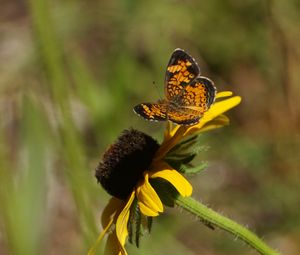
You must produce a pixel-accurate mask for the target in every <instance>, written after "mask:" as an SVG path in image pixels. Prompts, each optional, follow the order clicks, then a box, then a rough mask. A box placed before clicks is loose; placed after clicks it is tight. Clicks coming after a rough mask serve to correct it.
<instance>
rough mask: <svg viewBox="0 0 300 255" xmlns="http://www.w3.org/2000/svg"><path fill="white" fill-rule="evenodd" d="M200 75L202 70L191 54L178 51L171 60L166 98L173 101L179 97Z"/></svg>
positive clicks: (167, 73) (167, 77)
mask: <svg viewBox="0 0 300 255" xmlns="http://www.w3.org/2000/svg"><path fill="white" fill-rule="evenodd" d="M198 75H200V68H199V66H198V64H197V62H196V61H195V59H193V58H192V57H191V56H190V55H189V54H187V53H186V52H185V51H183V50H181V49H176V50H175V51H174V52H173V53H172V55H171V58H170V61H169V63H168V66H167V71H166V77H165V96H166V98H167V100H172V99H174V98H176V96H178V95H179V94H180V93H181V92H182V90H183V88H184V86H186V85H187V84H189V83H191V82H192V81H193V80H194V79H195V78H196V77H197V76H198Z"/></svg>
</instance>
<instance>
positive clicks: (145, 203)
mask: <svg viewBox="0 0 300 255" xmlns="http://www.w3.org/2000/svg"><path fill="white" fill-rule="evenodd" d="M148 178H149V177H148V174H147V173H146V174H145V179H144V181H143V182H142V183H141V184H140V185H139V186H138V187H137V198H138V205H139V208H140V210H141V212H142V214H144V215H146V216H151V217H154V216H157V215H158V214H159V213H160V212H163V204H162V202H161V201H160V198H159V196H158V195H157V194H156V192H155V190H154V189H153V188H152V186H151V185H150V183H149V179H148Z"/></svg>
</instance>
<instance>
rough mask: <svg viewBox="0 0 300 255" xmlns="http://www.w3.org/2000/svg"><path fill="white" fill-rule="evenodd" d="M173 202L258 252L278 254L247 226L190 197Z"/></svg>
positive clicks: (268, 254) (267, 254)
mask: <svg viewBox="0 0 300 255" xmlns="http://www.w3.org/2000/svg"><path fill="white" fill-rule="evenodd" d="M175 203H176V204H177V205H178V206H180V207H182V208H183V209H185V210H187V211H188V212H190V213H192V214H194V215H196V216H197V217H198V218H199V219H200V220H201V221H203V222H204V223H205V224H208V226H216V227H219V228H220V229H223V230H225V231H227V232H229V233H231V234H233V235H234V236H235V237H237V238H239V239H241V240H243V241H244V242H246V243H247V244H248V245H250V246H251V247H252V248H253V249H255V250H257V251H258V252H259V253H260V254H264V255H278V254H279V253H278V252H277V251H275V250H273V249H272V248H270V247H269V246H268V245H267V244H266V243H265V242H263V241H262V240H261V239H260V238H259V237H258V236H257V235H255V234H254V233H253V232H251V231H250V230H248V229H247V228H245V227H243V226H242V225H240V224H238V223H236V222H234V221H232V220H230V219H228V218H226V217H225V216H223V215H221V214H219V213H217V212H215V211H213V210H212V209H210V208H208V207H206V206H205V205H203V204H202V203H200V202H198V201H196V200H195V199H193V198H191V197H181V196H178V197H177V198H176V199H175Z"/></svg>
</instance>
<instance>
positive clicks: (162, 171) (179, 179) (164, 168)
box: [150, 162, 193, 197]
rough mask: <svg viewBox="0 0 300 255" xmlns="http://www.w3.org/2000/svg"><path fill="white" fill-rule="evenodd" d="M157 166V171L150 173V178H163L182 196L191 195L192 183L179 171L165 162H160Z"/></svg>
mask: <svg viewBox="0 0 300 255" xmlns="http://www.w3.org/2000/svg"><path fill="white" fill-rule="evenodd" d="M158 168H159V170H158V171H156V172H154V173H151V174H150V178H163V179H165V180H167V181H168V182H170V183H171V184H172V185H173V186H174V188H176V189H177V191H178V192H179V193H180V195H181V196H183V197H186V196H190V195H192V192H193V187H192V185H191V184H190V183H189V182H188V181H187V179H185V178H184V177H183V176H182V175H181V174H180V173H179V172H177V171H176V170H174V169H173V168H172V167H171V166H169V165H168V164H167V163H165V162H161V164H160V166H158Z"/></svg>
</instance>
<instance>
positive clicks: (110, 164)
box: [95, 129, 159, 200]
mask: <svg viewBox="0 0 300 255" xmlns="http://www.w3.org/2000/svg"><path fill="white" fill-rule="evenodd" d="M158 148H159V144H158V143H157V142H156V141H155V140H154V139H153V138H152V137H150V136H148V135H146V134H144V133H142V132H140V131H138V130H135V129H130V130H124V131H123V133H122V134H121V136H120V137H119V138H118V140H117V141H116V142H115V143H114V144H112V145H111V146H110V147H109V148H108V150H107V151H106V152H105V153H104V155H103V159H102V162H100V163H99V165H98V167H97V168H96V174H95V176H96V178H97V180H98V182H100V183H101V185H102V186H103V188H104V189H105V190H106V191H107V192H108V193H109V194H111V195H112V196H115V197H117V198H119V199H122V200H125V199H126V198H127V197H128V196H129V194H130V193H131V192H132V191H133V189H134V187H135V186H136V185H137V183H138V181H139V180H141V179H142V178H143V173H144V172H145V171H146V170H149V166H150V164H151V162H152V159H153V157H154V154H155V152H156V151H157V149H158Z"/></svg>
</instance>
